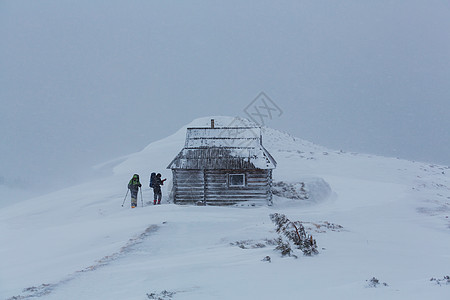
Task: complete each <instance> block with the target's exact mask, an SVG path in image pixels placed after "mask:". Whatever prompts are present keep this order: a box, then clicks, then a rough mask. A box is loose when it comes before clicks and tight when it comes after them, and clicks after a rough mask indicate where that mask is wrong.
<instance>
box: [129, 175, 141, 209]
mask: <svg viewBox="0 0 450 300" xmlns="http://www.w3.org/2000/svg"><path fill="white" fill-rule="evenodd" d="M141 186H142V184H141V183H140V182H139V175H138V174H134V175H133V178H131V180H130V182H129V183H128V189H129V190H130V192H131V207H132V208H135V207H136V206H137V195H138V191H139V188H140V187H141Z"/></svg>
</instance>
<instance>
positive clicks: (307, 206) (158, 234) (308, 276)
mask: <svg viewBox="0 0 450 300" xmlns="http://www.w3.org/2000/svg"><path fill="white" fill-rule="evenodd" d="M214 118H215V119H216V126H227V125H229V124H230V123H232V121H233V118H229V117H214ZM209 120H210V117H208V118H202V119H197V120H195V121H193V122H192V123H191V124H189V125H187V126H185V127H183V128H181V129H180V130H179V131H178V132H176V133H175V134H174V135H172V136H169V137H167V138H165V139H163V140H160V141H157V142H154V143H152V144H150V145H149V146H148V147H146V148H145V149H143V150H142V151H140V152H138V153H134V154H131V155H129V156H127V157H122V158H119V159H117V160H115V161H111V162H107V163H105V164H104V165H102V166H98V168H102V169H104V170H103V171H104V172H105V173H108V171H109V173H108V174H110V175H108V176H104V177H102V178H99V179H98V180H96V181H92V182H90V183H87V184H83V185H79V186H74V187H71V188H68V189H64V190H61V191H57V192H55V193H52V194H48V195H45V196H42V197H39V198H34V199H30V200H27V201H23V202H20V203H18V204H16V205H10V206H7V207H4V208H2V209H1V211H0V245H1V246H0V258H1V259H0V299H28V298H40V299H158V298H159V299H299V298H300V296H301V297H315V298H316V299H424V298H427V299H448V298H449V295H450V284H447V283H446V281H444V280H440V281H437V280H433V281H430V279H431V278H432V277H433V278H436V279H443V277H444V276H446V275H450V222H449V219H448V215H449V214H450V183H449V177H450V176H449V174H450V169H449V168H448V167H444V166H438V165H430V164H425V163H418V162H410V161H406V160H400V159H395V158H387V157H379V156H372V155H363V154H355V153H343V152H340V151H333V150H329V149H325V148H323V147H320V146H317V145H314V144H311V143H309V142H306V141H303V140H301V139H298V138H294V137H292V136H290V135H289V134H286V133H281V132H278V131H276V130H273V129H270V128H264V129H263V143H264V146H265V147H266V148H267V150H268V151H269V152H270V153H271V154H272V155H273V156H274V158H275V159H276V160H277V162H278V166H277V169H276V170H275V171H274V181H276V182H287V183H298V182H306V189H307V192H308V195H309V199H308V200H298V199H297V200H296V199H288V198H284V197H283V198H282V197H278V196H275V197H274V205H273V206H271V207H266V206H263V207H196V206H177V205H173V204H169V203H167V195H168V194H169V189H170V185H171V174H170V171H169V170H166V169H165V168H166V166H167V165H168V164H169V162H170V161H171V160H172V159H173V158H174V157H175V155H176V154H177V153H178V152H179V150H181V148H182V147H183V145H184V138H185V132H186V128H187V127H190V126H208V125H209ZM239 122H246V121H245V120H239ZM153 170H155V171H159V172H161V173H162V174H163V177H167V178H168V182H167V184H166V185H165V186H164V188H163V195H164V196H165V199H164V204H163V205H160V206H153V205H147V202H148V201H149V200H150V199H151V197H152V193H151V191H150V189H149V188H147V186H148V175H149V173H150V171H153ZM133 173H138V174H140V175H141V182H142V183H143V186H144V190H143V201H142V202H141V199H139V204H140V207H138V208H136V209H131V208H129V196H128V199H127V201H126V205H124V207H122V206H121V205H122V201H123V200H124V196H125V193H126V185H127V183H128V180H129V179H130V178H131V176H132V174H133ZM142 203H143V204H144V207H141V204H142ZM275 212H278V213H283V214H285V215H286V216H288V217H289V218H290V219H291V220H301V221H303V222H305V223H304V224H305V227H306V228H307V230H308V231H309V233H311V234H312V235H313V236H314V238H315V239H316V241H317V244H318V246H319V251H320V253H319V255H317V256H313V257H305V256H299V257H298V258H297V259H295V258H293V257H282V256H281V254H280V253H279V252H277V251H275V250H274V248H275V246H274V245H272V244H271V243H270V241H271V240H272V239H274V238H275V237H277V234H276V232H275V230H274V229H275V227H274V224H273V223H272V222H271V221H270V218H269V215H270V214H272V213H275ZM326 222H328V223H326ZM327 224H328V225H327ZM330 224H337V225H340V226H342V228H340V227H338V226H336V227H333V226H331V225H330ZM266 256H270V258H271V262H267V261H263V258H264V257H266ZM372 277H376V278H377V279H379V280H380V283H381V284H380V285H378V287H376V288H373V287H370V284H369V283H370V282H369V281H368V280H369V279H371V278H372ZM382 283H386V284H387V285H386V286H385V285H383V284H382ZM438 283H440V284H438Z"/></svg>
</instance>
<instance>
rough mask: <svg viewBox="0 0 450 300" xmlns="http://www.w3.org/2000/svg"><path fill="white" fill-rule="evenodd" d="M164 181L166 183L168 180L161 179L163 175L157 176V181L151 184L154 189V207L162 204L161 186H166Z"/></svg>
mask: <svg viewBox="0 0 450 300" xmlns="http://www.w3.org/2000/svg"><path fill="white" fill-rule="evenodd" d="M164 181H166V178H164V179H161V173H158V174H156V176H155V180H154V181H153V182H152V184H151V186H152V187H153V205H156V204H161V198H162V192H161V185H163V184H164Z"/></svg>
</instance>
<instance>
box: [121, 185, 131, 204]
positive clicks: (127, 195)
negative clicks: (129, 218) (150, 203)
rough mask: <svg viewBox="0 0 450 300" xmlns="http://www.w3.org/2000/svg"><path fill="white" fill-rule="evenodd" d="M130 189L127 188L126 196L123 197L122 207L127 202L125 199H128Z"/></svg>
mask: <svg viewBox="0 0 450 300" xmlns="http://www.w3.org/2000/svg"><path fill="white" fill-rule="evenodd" d="M129 190H130V189H128V190H127V193H126V194H125V198H123V203H122V207H123V205H124V204H125V200H126V199H127V196H128V191H129Z"/></svg>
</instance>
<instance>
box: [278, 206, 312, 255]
mask: <svg viewBox="0 0 450 300" xmlns="http://www.w3.org/2000/svg"><path fill="white" fill-rule="evenodd" d="M270 219H271V220H272V222H273V223H275V226H276V231H277V233H278V234H279V235H280V237H279V238H278V239H277V244H278V246H277V247H276V249H277V250H280V251H281V253H282V255H283V256H284V255H289V256H292V248H291V246H290V243H293V244H294V245H295V248H297V249H300V250H301V251H302V252H303V254H304V255H307V256H311V255H315V254H318V253H319V251H318V250H317V244H316V240H315V239H313V237H312V236H311V235H309V234H307V233H306V231H305V228H304V227H303V225H302V223H301V222H300V221H294V222H293V221H291V220H289V219H288V218H287V217H286V216H285V215H284V214H279V213H274V214H271V215H270ZM283 236H284V237H285V238H286V239H287V240H286V241H285V240H283Z"/></svg>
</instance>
